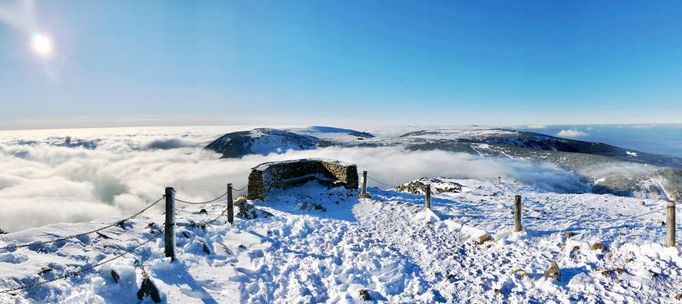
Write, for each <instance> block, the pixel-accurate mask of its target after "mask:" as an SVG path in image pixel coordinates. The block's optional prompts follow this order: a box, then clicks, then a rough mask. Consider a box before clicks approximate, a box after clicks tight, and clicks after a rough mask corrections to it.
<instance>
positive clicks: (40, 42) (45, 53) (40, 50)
mask: <svg viewBox="0 0 682 304" xmlns="http://www.w3.org/2000/svg"><path fill="white" fill-rule="evenodd" d="M31 48H32V49H33V52H35V53H36V54H38V55H39V56H41V57H46V58H47V57H50V55H52V53H53V52H54V46H53V44H52V39H50V37H49V36H47V35H46V34H43V33H35V34H33V36H32V37H31Z"/></svg>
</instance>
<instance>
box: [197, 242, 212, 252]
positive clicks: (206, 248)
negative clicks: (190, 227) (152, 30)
mask: <svg viewBox="0 0 682 304" xmlns="http://www.w3.org/2000/svg"><path fill="white" fill-rule="evenodd" d="M199 242H200V243H201V250H203V251H204V253H206V254H211V250H210V249H208V245H206V242H204V241H202V240H199Z"/></svg>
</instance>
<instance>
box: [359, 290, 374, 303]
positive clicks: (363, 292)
mask: <svg viewBox="0 0 682 304" xmlns="http://www.w3.org/2000/svg"><path fill="white" fill-rule="evenodd" d="M360 298H361V299H363V300H364V301H371V300H372V295H371V294H370V293H369V290H367V289H360Z"/></svg>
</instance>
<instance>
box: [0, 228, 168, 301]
mask: <svg viewBox="0 0 682 304" xmlns="http://www.w3.org/2000/svg"><path fill="white" fill-rule="evenodd" d="M161 233H163V232H158V233H156V234H154V235H153V236H151V237H150V238H148V239H147V240H146V241H144V242H142V243H140V244H139V245H137V246H134V247H133V248H131V249H128V250H126V251H124V252H123V253H121V254H118V255H116V256H114V257H112V258H110V259H106V260H104V261H101V262H99V263H97V264H94V265H92V266H88V267H85V268H81V269H79V270H76V271H72V272H67V273H66V274H64V275H62V276H59V277H56V278H52V279H49V280H42V281H38V282H36V283H33V284H29V285H24V286H20V287H15V288H10V289H5V290H1V291H0V294H5V293H11V292H13V291H18V290H23V289H28V288H33V287H36V286H40V285H44V284H47V283H51V282H54V281H58V280H63V279H66V278H68V277H70V276H76V275H78V274H81V273H83V272H86V271H89V270H92V269H95V268H97V267H100V266H102V265H104V264H107V263H110V262H112V261H115V260H117V259H119V258H121V257H123V256H125V255H126V254H129V253H132V252H133V251H135V250H137V249H138V248H140V247H142V246H144V245H146V244H148V243H149V242H151V241H153V240H155V239H156V237H157V236H159V235H161Z"/></svg>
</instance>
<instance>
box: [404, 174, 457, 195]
mask: <svg viewBox="0 0 682 304" xmlns="http://www.w3.org/2000/svg"><path fill="white" fill-rule="evenodd" d="M427 185H431V191H432V192H433V194H440V193H457V192H462V185H460V184H458V183H455V182H452V181H449V180H445V179H444V178H430V177H422V178H420V179H416V180H413V181H411V182H407V183H404V184H402V185H399V186H398V187H396V188H395V189H396V190H398V191H401V192H407V193H411V194H425V193H426V190H424V189H426V186H427Z"/></svg>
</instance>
